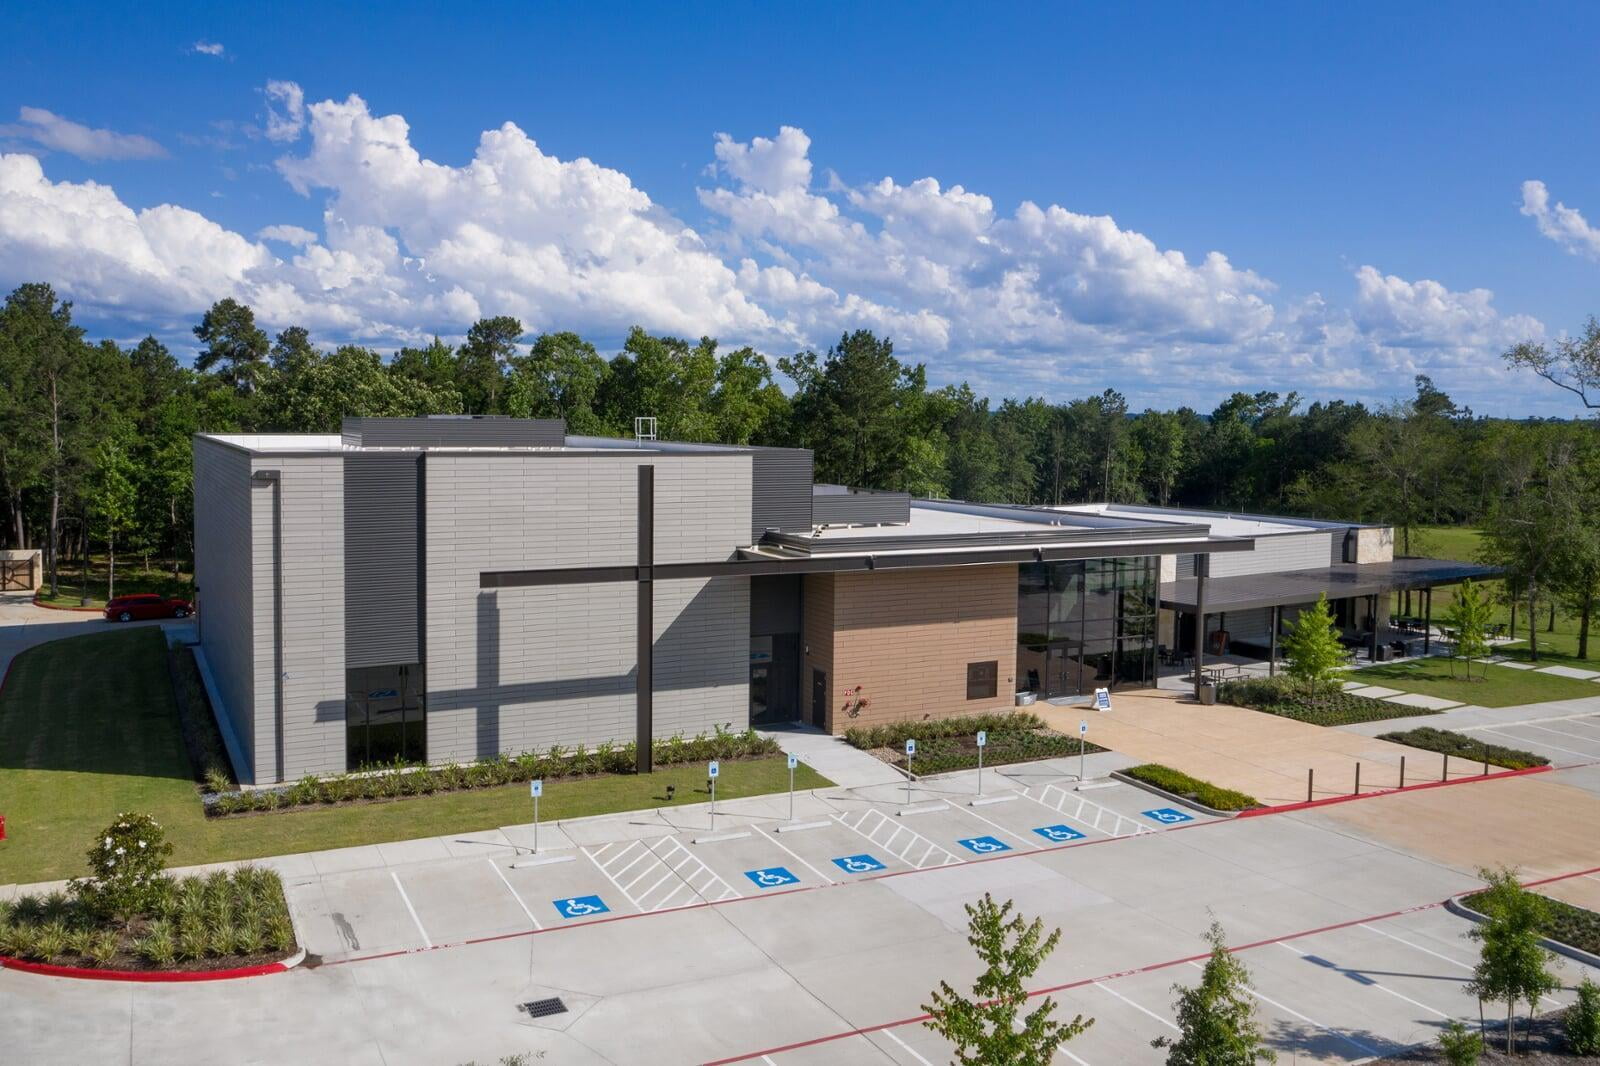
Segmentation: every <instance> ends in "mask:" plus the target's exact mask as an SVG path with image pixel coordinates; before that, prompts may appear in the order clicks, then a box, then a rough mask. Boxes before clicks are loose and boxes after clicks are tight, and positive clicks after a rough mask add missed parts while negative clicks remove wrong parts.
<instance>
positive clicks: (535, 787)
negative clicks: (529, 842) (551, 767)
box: [528, 777, 544, 855]
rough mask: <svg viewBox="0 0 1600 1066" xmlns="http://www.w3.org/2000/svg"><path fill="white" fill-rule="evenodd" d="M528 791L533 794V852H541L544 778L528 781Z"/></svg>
mask: <svg viewBox="0 0 1600 1066" xmlns="http://www.w3.org/2000/svg"><path fill="white" fill-rule="evenodd" d="M528 793H529V794H530V795H531V796H533V853H534V854H535V855H537V854H539V797H540V796H542V795H544V779H543V778H539V777H536V778H534V779H533V780H532V781H529V782H528Z"/></svg>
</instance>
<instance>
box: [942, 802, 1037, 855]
mask: <svg viewBox="0 0 1600 1066" xmlns="http://www.w3.org/2000/svg"><path fill="white" fill-rule="evenodd" d="M945 803H946V804H948V805H949V807H950V809H951V810H953V811H960V812H961V813H962V814H970V815H972V817H974V818H976V819H977V820H978V821H980V822H982V823H983V824H984V825H990V826H993V827H994V828H995V829H997V830H999V831H1000V832H1002V833H1004V834H1005V835H1006V836H1008V837H1016V838H1017V839H1018V840H1020V841H1022V842H1023V843H1024V844H1026V845H1028V847H1030V848H1042V847H1044V845H1043V844H1036V843H1034V842H1033V841H1031V840H1029V839H1028V838H1027V837H1025V836H1023V835H1022V834H1021V833H1019V832H1017V831H1016V830H1014V829H1007V828H1006V827H1005V826H1003V825H1001V824H1000V823H999V822H991V821H990V820H989V819H987V818H985V817H984V816H983V815H981V814H979V813H978V812H977V811H974V810H971V809H969V808H967V807H962V806H958V805H957V804H954V803H951V802H950V801H949V800H945Z"/></svg>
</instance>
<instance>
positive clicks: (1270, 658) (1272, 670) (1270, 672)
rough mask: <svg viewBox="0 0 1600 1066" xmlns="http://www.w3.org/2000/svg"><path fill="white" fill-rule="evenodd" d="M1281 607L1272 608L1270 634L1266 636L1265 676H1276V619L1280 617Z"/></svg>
mask: <svg viewBox="0 0 1600 1066" xmlns="http://www.w3.org/2000/svg"><path fill="white" fill-rule="evenodd" d="M1282 610H1283V608H1282V607H1277V606H1274V607H1273V608H1272V635H1271V636H1270V637H1268V638H1267V676H1268V677H1277V676H1278V619H1279V618H1280V617H1282V615H1281V614H1280V612H1281V611H1282Z"/></svg>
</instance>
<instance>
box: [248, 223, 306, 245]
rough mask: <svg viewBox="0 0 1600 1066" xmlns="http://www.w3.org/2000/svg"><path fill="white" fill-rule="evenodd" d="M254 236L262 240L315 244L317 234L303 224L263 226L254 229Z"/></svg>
mask: <svg viewBox="0 0 1600 1066" xmlns="http://www.w3.org/2000/svg"><path fill="white" fill-rule="evenodd" d="M256 236H257V237H259V238H261V239H262V240H264V241H282V242H283V243H284V244H296V245H302V246H303V245H307V244H315V243H316V241H317V235H316V234H315V233H313V232H311V231H310V230H308V229H306V228H305V227H304V226H289V225H278V226H263V227H261V228H260V229H258V230H256Z"/></svg>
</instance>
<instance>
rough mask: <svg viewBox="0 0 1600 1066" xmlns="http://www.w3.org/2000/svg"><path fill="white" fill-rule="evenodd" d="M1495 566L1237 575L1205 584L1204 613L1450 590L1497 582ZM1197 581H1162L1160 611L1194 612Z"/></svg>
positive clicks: (1337, 566)
mask: <svg viewBox="0 0 1600 1066" xmlns="http://www.w3.org/2000/svg"><path fill="white" fill-rule="evenodd" d="M1504 572H1505V571H1504V570H1502V569H1501V568H1500V567H1497V566H1484V565H1481V564H1479V563H1464V562H1460V561H1459V560H1456V559H1419V558H1402V559H1395V560H1393V561H1392V562H1381V563H1334V564H1332V565H1331V566H1326V567H1313V568H1311V569H1309V570H1277V571H1271V572H1268V573H1264V574H1237V575H1232V576H1229V577H1212V578H1207V579H1206V603H1205V608H1206V613H1207V614H1220V613H1221V612H1223V611H1248V610H1253V609H1256V608H1260V607H1288V606H1292V605H1295V604H1303V603H1315V602H1316V601H1317V597H1318V596H1321V595H1326V596H1327V597H1328V599H1330V600H1338V599H1345V598H1347V597H1351V596H1372V595H1381V594H1382V593H1385V592H1389V591H1391V590H1393V589H1417V588H1432V587H1433V586H1434V585H1453V584H1455V583H1456V582H1458V581H1464V580H1466V579H1467V578H1472V579H1473V580H1479V579H1482V578H1489V577H1498V576H1500V575H1501V574H1503V573H1504ZM1197 583H1198V582H1197V580H1196V579H1195V578H1192V577H1187V578H1183V579H1182V580H1180V581H1166V582H1163V583H1162V585H1161V606H1162V607H1165V608H1167V609H1168V610H1174V611H1189V612H1192V611H1194V609H1195V591H1196V585H1197Z"/></svg>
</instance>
